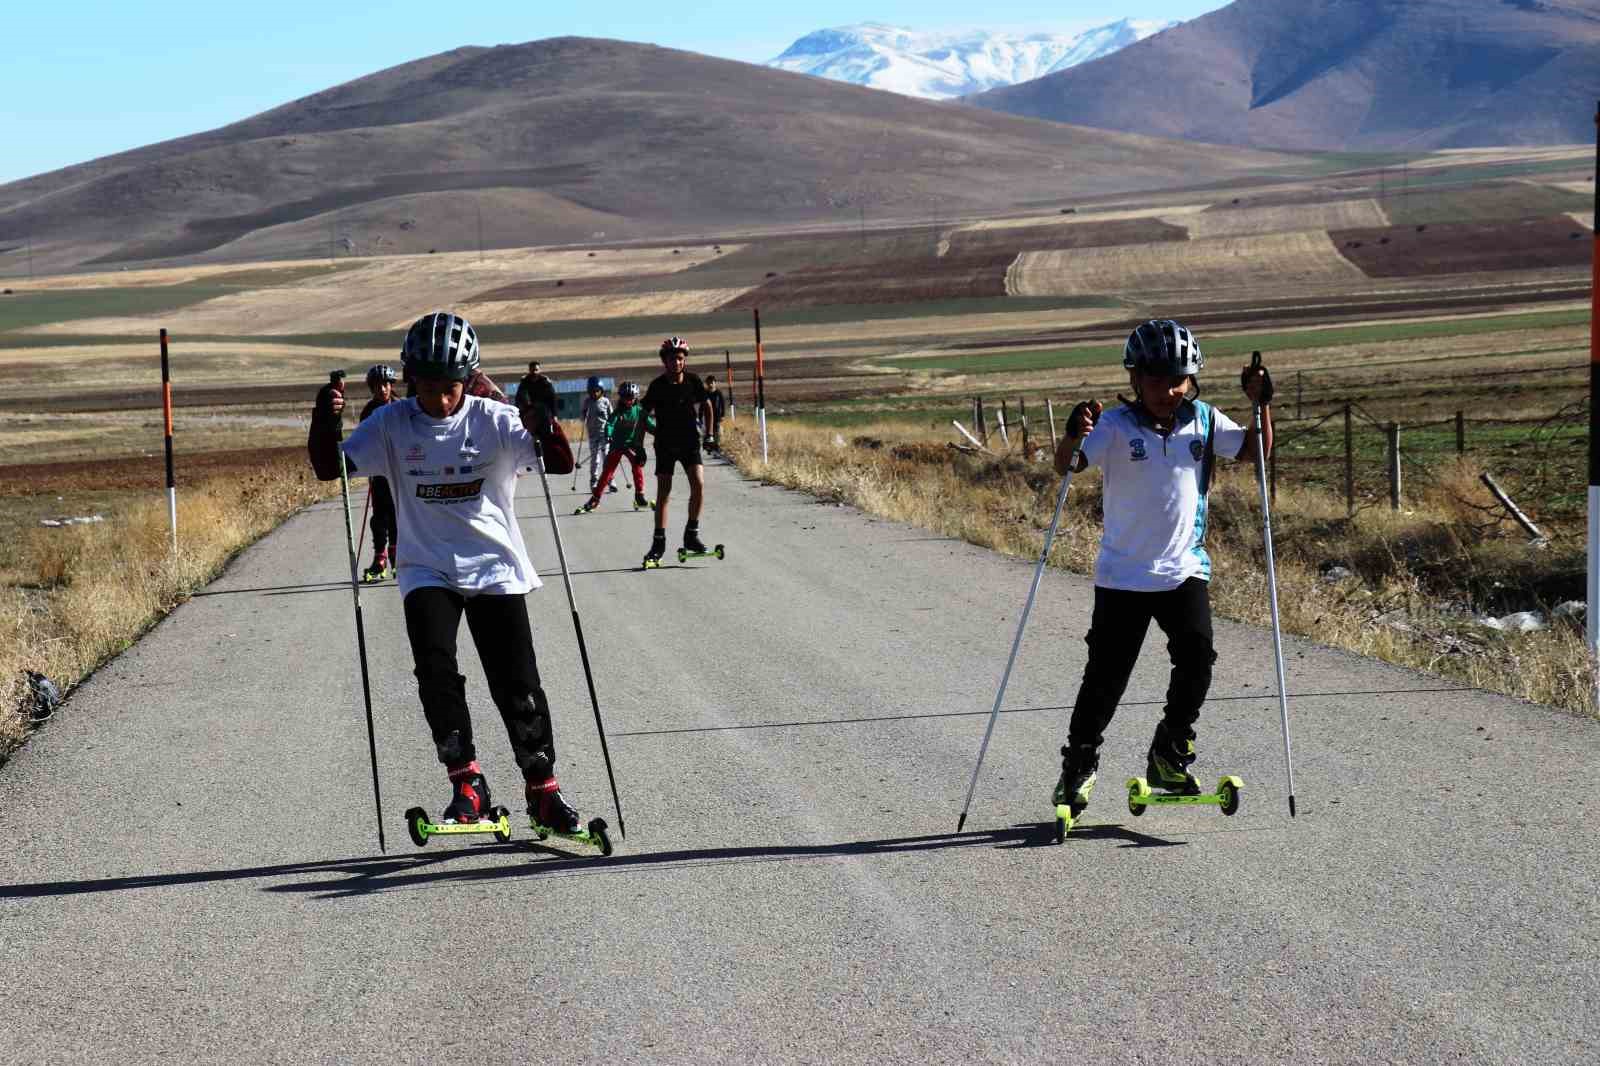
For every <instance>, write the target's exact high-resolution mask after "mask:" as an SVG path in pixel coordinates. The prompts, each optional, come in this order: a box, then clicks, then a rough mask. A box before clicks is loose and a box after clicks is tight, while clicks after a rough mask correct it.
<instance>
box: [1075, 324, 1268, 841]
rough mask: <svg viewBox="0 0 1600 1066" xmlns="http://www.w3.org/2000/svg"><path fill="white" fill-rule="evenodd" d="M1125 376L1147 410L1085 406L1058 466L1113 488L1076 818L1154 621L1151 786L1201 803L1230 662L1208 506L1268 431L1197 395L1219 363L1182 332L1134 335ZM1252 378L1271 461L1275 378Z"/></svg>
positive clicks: (1098, 572) (1081, 724)
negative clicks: (1163, 694)
mask: <svg viewBox="0 0 1600 1066" xmlns="http://www.w3.org/2000/svg"><path fill="white" fill-rule="evenodd" d="M1122 365H1123V366H1124V367H1125V368H1126V369H1127V371H1128V382H1129V384H1130V385H1131V386H1132V388H1133V396H1134V398H1133V399H1132V400H1131V401H1126V402H1125V403H1124V405H1123V406H1121V407H1118V408H1116V409H1115V410H1112V411H1108V412H1106V413H1105V414H1104V416H1103V417H1102V415H1101V406H1100V404H1099V403H1097V402H1095V401H1092V400H1091V401H1085V402H1083V403H1080V404H1078V405H1077V406H1076V407H1074V408H1073V410H1072V414H1071V416H1070V417H1069V419H1068V421H1067V435H1066V436H1065V437H1063V438H1062V441H1061V444H1060V446H1059V447H1058V448H1057V449H1056V455H1055V466H1056V472H1057V473H1059V474H1062V475H1063V476H1065V474H1066V473H1067V465H1068V463H1069V462H1071V460H1072V457H1073V456H1074V454H1076V455H1077V456H1078V461H1077V465H1076V467H1075V469H1077V470H1082V469H1084V468H1086V467H1088V466H1098V467H1100V469H1101V471H1102V472H1103V474H1104V478H1105V481H1104V489H1103V494H1104V506H1103V510H1104V513H1105V528H1104V532H1103V534H1102V536H1101V540H1100V555H1099V558H1098V560H1097V561H1096V563H1095V589H1094V614H1093V617H1092V618H1091V620H1090V623H1089V634H1088V637H1087V638H1086V639H1087V642H1088V645H1089V661H1088V664H1087V665H1086V666H1085V668H1084V672H1083V683H1082V685H1081V687H1080V688H1079V689H1078V697H1077V701H1076V702H1075V703H1074V705H1073V709H1072V722H1071V726H1070V728H1069V732H1068V740H1067V746H1066V747H1064V748H1062V749H1061V755H1062V764H1061V779H1060V780H1059V781H1058V782H1057V783H1056V790H1055V795H1054V802H1055V803H1056V805H1058V806H1060V805H1063V804H1065V805H1068V806H1070V807H1071V808H1072V813H1073V816H1074V817H1076V816H1077V815H1078V814H1079V813H1080V812H1081V811H1082V810H1083V808H1084V807H1086V806H1088V803H1089V796H1090V793H1092V792H1093V791H1094V785H1095V776H1096V770H1097V769H1098V767H1099V762H1100V757H1099V750H1100V743H1101V741H1102V740H1103V738H1104V736H1103V735H1104V733H1105V729H1106V726H1107V725H1108V724H1109V723H1110V721H1111V718H1112V715H1113V714H1114V713H1115V712H1116V709H1117V703H1118V701H1119V700H1121V698H1122V693H1123V690H1124V689H1125V688H1126V687H1127V684H1128V678H1129V676H1130V675H1131V674H1132V673H1133V666H1134V663H1135V661H1136V660H1137V659H1138V657H1139V648H1140V646H1141V645H1142V644H1143V643H1144V638H1145V633H1146V632H1147V630H1148V629H1149V626H1150V622H1151V620H1152V619H1153V620H1154V621H1155V623H1156V624H1157V625H1159V626H1160V627H1161V630H1162V632H1164V633H1166V635H1167V651H1168V653H1169V654H1170V655H1171V657H1172V676H1171V681H1170V684H1169V685H1168V688H1167V703H1166V709H1165V711H1164V712H1163V717H1162V720H1161V722H1160V723H1159V724H1158V725H1157V726H1156V731H1155V737H1154V738H1153V739H1152V740H1151V742H1150V751H1149V762H1148V769H1147V771H1146V776H1147V777H1148V778H1149V781H1150V784H1151V785H1152V786H1154V787H1155V788H1158V789H1162V790H1164V791H1167V792H1180V793H1186V794H1189V795H1198V794H1199V793H1200V786H1199V783H1198V782H1197V781H1196V780H1195V778H1194V775H1192V774H1191V773H1190V772H1189V767H1190V766H1191V765H1192V764H1193V763H1194V761H1195V746H1194V742H1195V731H1194V724H1195V722H1196V721H1197V720H1198V719H1199V717H1200V706H1201V704H1202V703H1204V702H1205V698H1206V692H1207V690H1208V689H1209V688H1210V685H1211V667H1212V664H1213V663H1215V662H1216V659H1217V655H1216V652H1215V651H1214V650H1213V648H1212V629H1211V601H1210V598H1209V596H1208V593H1207V588H1208V585H1207V583H1208V582H1209V580H1210V578H1211V559H1210V557H1209V556H1207V555H1206V551H1205V548H1204V540H1205V531H1206V494H1207V491H1208V490H1209V488H1210V483H1211V470H1212V466H1213V462H1214V458H1215V457H1216V456H1218V455H1220V456H1222V457H1224V458H1227V459H1239V460H1251V459H1254V457H1255V454H1256V440H1257V437H1256V434H1255V433H1253V432H1250V431H1247V430H1245V429H1244V428H1243V427H1241V426H1240V425H1239V424H1238V423H1236V422H1234V421H1233V420H1232V419H1230V418H1229V417H1228V416H1227V415H1225V414H1223V413H1222V412H1221V411H1219V410H1217V409H1216V408H1215V407H1213V406H1212V405H1210V404H1208V403H1204V402H1202V401H1200V400H1199V399H1198V398H1196V397H1195V396H1190V395H1189V386H1190V384H1191V383H1193V382H1195V381H1196V378H1195V375H1196V374H1198V373H1199V371H1200V369H1201V368H1202V367H1203V366H1204V365H1205V359H1204V357H1203V356H1202V355H1201V353H1200V345H1199V344H1198V343H1197V342H1196V340H1195V338H1194V336H1193V334H1191V333H1190V332H1189V331H1188V330H1187V329H1185V328H1184V327H1183V326H1181V325H1179V324H1178V323H1177V322H1174V321H1171V320H1156V321H1150V322H1146V323H1144V324H1143V325H1141V326H1140V327H1139V328H1138V329H1136V330H1134V331H1133V333H1132V334H1130V335H1129V337H1128V340H1127V343H1126V345H1125V346H1124V347H1123V355H1122ZM1239 380H1240V385H1241V386H1243V388H1244V392H1245V395H1246V396H1248V397H1249V398H1250V400H1251V402H1252V404H1257V405H1259V406H1260V409H1261V420H1262V426H1261V427H1260V428H1261V434H1260V437H1261V440H1262V443H1263V447H1264V448H1265V452H1263V454H1270V453H1271V450H1272V414H1271V407H1270V403H1271V400H1272V379H1271V377H1269V376H1268V374H1267V371H1266V368H1265V367H1255V368H1248V367H1247V368H1246V369H1245V370H1244V371H1243V372H1242V373H1241V374H1240V376H1239ZM1198 392H1199V386H1198V384H1196V385H1195V393H1196V396H1197V395H1198ZM1253 428H1255V427H1254V426H1252V429H1253Z"/></svg>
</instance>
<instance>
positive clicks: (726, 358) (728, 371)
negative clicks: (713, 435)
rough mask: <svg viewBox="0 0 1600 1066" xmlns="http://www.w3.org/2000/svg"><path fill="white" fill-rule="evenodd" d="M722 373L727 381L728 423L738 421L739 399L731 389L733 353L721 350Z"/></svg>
mask: <svg viewBox="0 0 1600 1066" xmlns="http://www.w3.org/2000/svg"><path fill="white" fill-rule="evenodd" d="M722 372H723V374H724V375H725V376H726V377H727V379H728V422H729V423H730V424H731V423H733V422H736V421H738V414H739V398H738V394H737V393H735V392H734V389H733V353H732V352H730V351H728V349H726V348H724V349H722Z"/></svg>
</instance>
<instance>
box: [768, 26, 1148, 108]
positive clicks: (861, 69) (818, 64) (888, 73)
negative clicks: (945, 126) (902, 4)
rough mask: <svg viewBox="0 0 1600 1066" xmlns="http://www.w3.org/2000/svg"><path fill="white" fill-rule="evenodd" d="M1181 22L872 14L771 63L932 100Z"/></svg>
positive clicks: (1106, 50) (1037, 71) (1034, 72)
mask: <svg viewBox="0 0 1600 1066" xmlns="http://www.w3.org/2000/svg"><path fill="white" fill-rule="evenodd" d="M1176 25H1178V23H1176V22H1157V21H1152V20H1148V19H1120V20H1118V21H1116V22H1112V23H1108V24H1107V25H1104V26H1097V27H1096V28H1094V29H1092V30H1086V31H1084V32H1083V33H1079V34H1076V35H1069V34H1059V33H1030V34H1014V33H990V32H987V31H984V30H970V31H966V32H961V33H937V32H932V33H924V32H919V31H917V30H908V29H902V28H900V27H897V26H885V25H883V24H881V23H876V22H864V23H861V24H860V25H856V26H841V27H838V28H836V29H829V30H818V31H817V32H815V33H808V34H806V35H805V36H804V37H802V38H800V39H799V40H798V41H796V42H795V43H794V44H792V45H790V46H789V48H788V50H787V51H785V52H784V53H783V54H782V55H781V56H779V57H778V58H776V59H773V60H770V61H768V63H767V66H769V67H777V68H779V69H780V70H792V71H797V72H799V73H801V74H814V75H816V76H817V77H820V78H831V79H832V80H834V81H844V82H849V83H851V84H852V85H865V86H867V87H869V88H873V89H887V90H889V91H890V92H897V93H903V94H904V95H906V96H919V97H922V98H923V99H925V100H948V99H950V98H951V97H955V96H965V95H967V94H968V93H977V92H983V91H984V90H985V89H994V88H999V87H1001V86H1005V85H1015V84H1017V83H1018V82H1024V81H1031V80H1032V79H1034V78H1040V77H1043V76H1044V75H1046V74H1053V73H1055V72H1056V71H1059V70H1066V69H1067V68H1068V67H1075V66H1077V65H1078V64H1079V63H1087V62H1088V61H1089V60H1091V59H1099V58H1100V57H1101V56H1107V55H1110V54H1111V53H1112V52H1115V51H1118V50H1119V49H1122V48H1125V47H1127V46H1128V45H1130V44H1133V43H1134V42H1135V41H1141V40H1143V39H1144V38H1146V37H1149V36H1151V35H1152V34H1156V33H1160V32H1161V31H1162V30H1165V29H1169V28H1170V27H1173V26H1176Z"/></svg>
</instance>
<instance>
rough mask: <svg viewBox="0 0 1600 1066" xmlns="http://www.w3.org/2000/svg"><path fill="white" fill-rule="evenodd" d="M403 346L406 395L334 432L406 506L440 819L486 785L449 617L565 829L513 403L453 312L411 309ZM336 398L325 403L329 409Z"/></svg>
mask: <svg viewBox="0 0 1600 1066" xmlns="http://www.w3.org/2000/svg"><path fill="white" fill-rule="evenodd" d="M402 353H403V354H402V359H403V360H404V364H405V369H406V371H407V379H408V380H409V381H411V382H412V383H413V386H414V388H415V391H416V394H415V396H413V397H411V398H409V399H406V400H404V401H402V402H400V403H393V404H388V405H386V406H384V407H382V408H380V409H379V410H378V411H377V412H375V413H374V414H373V416H372V417H371V418H368V419H367V420H366V421H364V422H362V423H361V424H360V425H359V426H357V427H356V429H355V431H354V432H353V433H351V435H350V438H349V439H348V440H346V441H345V442H344V444H343V449H344V455H345V457H346V459H347V461H348V463H349V466H350V469H351V471H352V472H354V471H355V470H361V471H364V472H366V473H368V474H369V475H370V474H383V475H384V476H385V477H387V478H388V479H389V482H390V484H391V485H393V486H394V487H395V489H396V490H397V502H398V504H399V510H400V514H402V515H404V516H405V526H406V554H405V559H404V560H403V561H402V562H401V564H400V568H399V582H400V595H401V597H402V601H403V609H404V611H405V619H406V635H407V636H408V637H409V638H410V641H411V651H412V655H413V657H414V659H415V662H416V670H415V673H416V677H417V693H418V695H419V696H420V697H421V701H422V713H423V715H424V716H425V717H426V718H427V721H428V727H429V729H430V730H431V731H432V733H433V743H434V748H435V750H436V751H437V753H438V756H439V761H440V762H441V763H443V764H444V766H445V772H446V774H447V776H448V777H449V780H450V785H451V788H452V790H453V795H452V798H451V800H450V805H449V806H448V807H446V808H445V811H444V815H443V818H442V820H443V821H446V822H451V821H453V822H457V823H464V822H475V821H478V820H479V819H480V818H483V817H487V816H488V812H489V810H490V807H491V804H490V801H489V784H488V782H487V781H486V780H485V778H484V774H483V770H482V768H481V767H480V766H479V764H478V759H477V749H476V748H475V747H474V746H473V741H472V719H471V717H470V716H469V714H468V711H467V700H466V679H465V678H463V677H462V676H461V674H460V672H459V671H458V670H457V667H456V637H457V633H458V631H459V629H460V626H461V617H462V615H463V614H464V615H466V619H467V629H468V630H469V631H470V632H471V634H472V640H473V643H474V644H475V645H476V646H477V649H478V658H479V659H480V660H481V661H482V662H483V668H484V673H485V674H486V675H487V677H488V681H489V693H490V695H491V696H492V697H493V698H494V702H495V706H496V707H498V708H499V710H500V715H501V717H502V718H503V719H504V720H505V725H506V732H507V733H509V734H510V737H511V749H512V751H513V753H514V754H515V756H516V760H517V765H518V766H519V767H520V768H521V769H522V774H523V778H524V781H525V784H526V793H527V799H528V813H529V814H530V815H531V816H532V817H533V819H534V821H535V822H537V823H538V824H539V825H542V826H546V827H548V828H550V829H553V830H555V831H557V832H561V833H576V832H578V830H579V829H580V826H581V820H580V819H579V817H578V812H577V811H575V810H573V809H572V807H570V806H568V805H567V802H566V800H565V799H564V798H563V797H562V795H561V789H560V786H559V785H558V784H557V782H556V774H555V758H556V753H555V738H554V733H553V729H552V724H551V719H550V706H549V703H548V702H547V701H546V699H545V693H544V688H543V687H542V686H541V685H540V682H539V669H538V665H537V663H536V662H535V659H534V650H533V637H532V634H531V631H530V629H529V625H528V609H527V604H526V603H525V602H524V596H525V595H526V593H527V592H529V591H530V590H532V589H536V588H538V587H539V586H540V584H541V582H540V581H539V576H538V574H536V573H535V572H534V569H533V565H532V563H530V562H529V561H528V551H527V548H526V547H525V545H524V544H523V541H522V532H521V530H520V529H519V528H518V526H517V520H516V509H515V506H514V504H515V496H516V472H517V469H518V468H519V467H522V466H526V465H530V464H532V463H534V462H535V461H536V458H535V451H534V438H533V437H532V436H531V435H530V432H529V430H528V429H527V428H526V427H525V426H524V425H523V424H522V423H521V422H520V421H519V420H518V418H517V414H516V411H515V409H513V408H512V407H510V406H509V405H506V404H504V403H497V402H494V401H491V400H488V399H485V398H483V397H479V396H473V395H471V394H470V393H469V391H468V383H469V382H471V381H472V380H473V377H474V375H475V374H477V373H478V338H477V334H476V333H474V332H473V329H472V327H471V326H470V325H468V323H467V321H466V319H464V318H461V317H460V316H459V315H455V314H452V313H450V312H447V311H438V312H434V313H432V314H428V315H424V316H422V317H421V318H419V319H417V321H416V322H415V323H413V324H412V326H411V328H410V329H409V330H408V331H407V332H406V337H405V344H404V347H403V349H402ZM342 406H343V402H342V398H341V399H340V400H339V401H338V402H337V403H336V404H335V411H336V412H337V411H338V410H340V409H342ZM337 447H338V445H337V442H334V443H333V444H331V445H329V446H328V447H327V448H326V449H325V450H324V451H323V452H322V453H321V454H317V453H314V460H313V461H314V465H315V466H316V468H317V474H318V477H320V478H322V479H323V480H330V479H331V478H336V477H338V476H339V456H338V451H337Z"/></svg>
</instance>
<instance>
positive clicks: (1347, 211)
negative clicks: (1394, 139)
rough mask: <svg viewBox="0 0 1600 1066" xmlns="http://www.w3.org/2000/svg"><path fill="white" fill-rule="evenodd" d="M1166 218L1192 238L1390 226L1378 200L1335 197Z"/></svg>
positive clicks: (1251, 235)
mask: <svg viewBox="0 0 1600 1066" xmlns="http://www.w3.org/2000/svg"><path fill="white" fill-rule="evenodd" d="M1161 217H1162V219H1163V220H1164V221H1167V222H1171V223H1172V224H1173V225H1175V226H1182V227H1184V228H1185V229H1187V230H1188V231H1189V239H1190V240H1196V241H1202V240H1209V239H1212V238H1215V237H1254V236H1259V235H1260V234H1263V233H1288V232H1292V231H1295V230H1307V229H1359V228H1364V227H1373V226H1387V225H1388V224H1389V216H1388V215H1387V214H1385V213H1384V210H1383V208H1382V207H1380V206H1378V202H1377V201H1376V200H1336V201H1333V202H1331V203H1325V204H1279V205H1276V206H1273V207H1238V208H1222V209H1220V210H1216V211H1202V212H1201V213H1199V214H1197V215H1185V216H1183V217H1181V218H1175V217H1170V216H1168V215H1162V216H1161Z"/></svg>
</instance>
